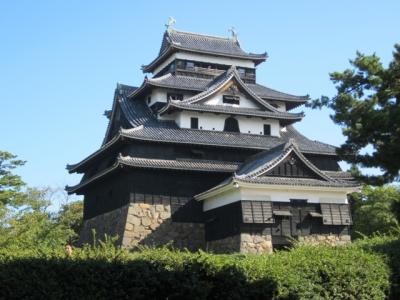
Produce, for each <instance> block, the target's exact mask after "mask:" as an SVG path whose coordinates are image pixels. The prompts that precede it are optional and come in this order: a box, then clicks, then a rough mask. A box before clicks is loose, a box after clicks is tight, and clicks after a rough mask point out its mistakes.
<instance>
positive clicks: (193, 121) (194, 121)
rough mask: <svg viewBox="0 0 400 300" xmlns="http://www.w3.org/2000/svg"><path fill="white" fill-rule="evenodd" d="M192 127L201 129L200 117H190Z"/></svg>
mask: <svg viewBox="0 0 400 300" xmlns="http://www.w3.org/2000/svg"><path fill="white" fill-rule="evenodd" d="M190 128H192V129H199V118H190Z"/></svg>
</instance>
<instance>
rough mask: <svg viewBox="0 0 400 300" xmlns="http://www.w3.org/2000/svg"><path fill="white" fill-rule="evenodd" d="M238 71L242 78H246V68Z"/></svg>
mask: <svg viewBox="0 0 400 300" xmlns="http://www.w3.org/2000/svg"><path fill="white" fill-rule="evenodd" d="M237 70H238V72H239V75H240V77H244V76H246V69H244V68H238V69H237Z"/></svg>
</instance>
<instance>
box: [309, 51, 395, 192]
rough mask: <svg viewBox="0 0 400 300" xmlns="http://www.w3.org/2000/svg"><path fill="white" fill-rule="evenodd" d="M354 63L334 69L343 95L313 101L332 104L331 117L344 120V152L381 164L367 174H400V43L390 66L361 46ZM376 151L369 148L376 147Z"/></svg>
mask: <svg viewBox="0 0 400 300" xmlns="http://www.w3.org/2000/svg"><path fill="white" fill-rule="evenodd" d="M350 63H351V65H352V66H353V67H354V68H353V69H347V70H345V71H343V72H334V73H331V74H330V78H331V80H332V81H333V82H334V83H335V85H336V89H337V95H336V96H334V97H332V98H328V97H326V96H322V97H321V98H320V99H316V100H313V101H311V102H310V104H308V106H309V107H311V108H322V107H328V108H330V109H332V110H333V114H332V115H331V119H332V120H333V121H334V122H335V123H336V124H338V125H340V126H342V128H343V134H344V136H345V137H346V141H345V143H344V144H343V145H341V147H340V148H339V149H338V155H339V156H340V157H341V158H342V159H343V160H345V161H347V162H349V163H351V164H354V165H356V166H358V167H377V168H380V169H381V170H382V171H383V174H382V175H379V176H366V175H361V176H359V178H360V179H361V180H364V181H365V182H366V183H370V184H377V185H380V184H383V183H387V182H390V181H393V180H398V178H399V170H400V155H399V154H400V44H397V45H395V51H394V52H393V60H392V61H391V62H390V64H389V66H388V67H387V68H385V67H384V66H383V65H382V63H381V61H380V58H379V57H378V56H376V55H375V54H373V55H369V56H367V55H364V54H362V53H360V52H357V56H356V58H355V59H354V60H350ZM371 149H372V151H369V150H371Z"/></svg>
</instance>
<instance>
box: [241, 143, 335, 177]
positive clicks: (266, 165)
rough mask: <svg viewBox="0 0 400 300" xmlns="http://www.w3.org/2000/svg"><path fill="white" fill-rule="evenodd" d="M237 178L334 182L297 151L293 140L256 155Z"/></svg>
mask: <svg viewBox="0 0 400 300" xmlns="http://www.w3.org/2000/svg"><path fill="white" fill-rule="evenodd" d="M241 170H242V171H241V173H239V174H236V177H237V178H256V177H264V176H279V177H300V178H315V179H320V180H325V181H335V180H334V179H333V178H331V177H329V176H327V175H326V174H324V173H323V172H322V171H321V170H319V169H318V168H317V167H316V166H315V165H314V164H313V163H311V162H310V161H309V160H308V159H307V158H306V157H305V156H304V155H303V154H302V153H301V152H300V150H299V148H298V147H297V145H296V144H295V142H294V140H290V141H289V142H288V143H287V144H286V145H285V146H284V147H282V145H281V146H278V147H276V148H275V149H272V150H270V151H266V152H264V153H261V154H258V155H257V156H256V157H255V159H254V160H252V161H251V162H249V163H248V164H247V165H244V166H243V167H242V168H241ZM239 172H240V170H239Z"/></svg>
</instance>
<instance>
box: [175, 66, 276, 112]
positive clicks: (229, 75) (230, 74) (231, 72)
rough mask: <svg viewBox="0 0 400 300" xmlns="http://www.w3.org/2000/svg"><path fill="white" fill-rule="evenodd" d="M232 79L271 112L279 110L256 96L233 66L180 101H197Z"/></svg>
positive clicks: (219, 88)
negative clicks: (197, 92)
mask: <svg viewBox="0 0 400 300" xmlns="http://www.w3.org/2000/svg"><path fill="white" fill-rule="evenodd" d="M232 79H235V80H236V82H237V84H238V85H239V86H240V87H241V88H242V89H243V90H244V91H245V92H246V93H247V94H248V95H249V96H250V97H251V98H252V99H253V100H255V102H258V104H260V105H261V106H262V107H264V108H266V109H268V110H270V111H271V112H279V111H278V110H277V109H276V108H275V107H273V106H272V105H271V104H269V103H268V102H266V101H264V100H263V99H261V98H260V97H259V96H257V95H256V94H255V93H254V92H253V91H252V90H251V89H250V88H249V87H248V86H247V85H246V84H245V83H244V82H243V80H242V79H241V78H240V75H239V73H238V71H237V70H236V67H235V66H232V67H230V68H229V69H228V70H227V71H225V72H224V73H222V74H221V75H219V76H217V77H216V78H214V79H213V81H212V82H211V83H210V84H209V86H208V88H207V89H206V90H205V91H204V92H201V93H199V94H196V95H194V96H193V97H190V98H187V99H185V100H183V101H181V103H188V104H193V103H198V102H199V101H202V100H203V99H206V98H207V97H209V96H211V95H213V94H215V93H216V92H218V91H220V90H221V89H222V88H223V87H224V86H226V85H227V84H228V83H229V82H230V81H231V80H232Z"/></svg>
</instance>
